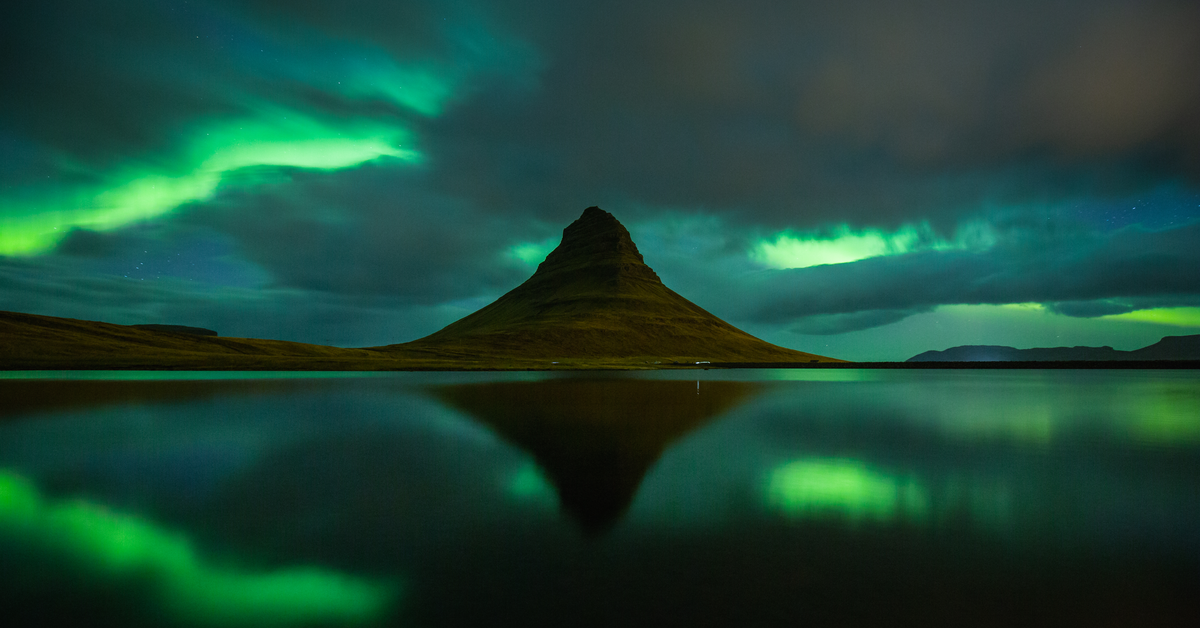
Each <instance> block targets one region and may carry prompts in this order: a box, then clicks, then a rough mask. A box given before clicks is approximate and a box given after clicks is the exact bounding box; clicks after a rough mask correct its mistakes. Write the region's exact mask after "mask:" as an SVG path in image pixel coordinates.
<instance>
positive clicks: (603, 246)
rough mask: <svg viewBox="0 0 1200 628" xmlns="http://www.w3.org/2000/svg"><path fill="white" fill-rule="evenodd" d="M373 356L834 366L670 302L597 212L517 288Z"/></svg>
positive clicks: (569, 231)
mask: <svg viewBox="0 0 1200 628" xmlns="http://www.w3.org/2000/svg"><path fill="white" fill-rule="evenodd" d="M380 349H383V350H422V351H427V352H430V353H434V354H438V355H443V356H446V357H450V356H457V357H461V358H463V359H487V360H507V359H526V360H530V359H532V360H540V361H541V362H542V363H543V364H547V363H553V362H555V361H571V360H616V361H620V362H623V363H626V364H642V363H646V364H656V363H671V362H688V363H695V362H791V363H810V362H840V361H841V360H834V359H831V358H827V357H823V356H819V355H814V354H811V353H804V352H801V351H794V350H792V349H786V348H784V347H779V346H776V345H773V344H770V343H767V342H765V341H763V340H760V339H758V338H755V337H754V336H751V335H750V334H747V333H746V332H744V331H742V330H740V329H738V328H736V327H734V326H732V325H730V324H729V323H726V322H725V321H723V320H721V319H719V318H717V317H716V316H713V315H712V314H710V313H708V312H707V311H705V310H704V309H703V308H701V307H700V306H698V305H696V304H694V303H692V302H691V301H688V300H687V299H685V298H683V297H682V296H679V295H678V294H676V293H675V292H674V291H673V290H671V289H670V288H668V287H666V286H665V285H663V283H662V281H661V280H660V279H659V277H658V275H657V274H655V272H654V271H653V270H652V269H651V268H650V267H649V266H647V265H646V263H645V261H644V260H643V259H642V254H641V253H639V252H638V248H637V245H635V244H634V243H633V240H632V239H631V238H630V236H629V231H627V230H626V229H625V227H624V226H623V225H622V224H621V223H620V222H618V221H617V219H616V218H614V217H613V215H612V214H610V213H608V212H606V211H604V210H602V209H600V208H599V207H589V208H587V209H586V210H584V212H583V215H582V216H580V217H579V219H578V220H576V221H575V222H573V223H571V225H570V226H568V227H567V228H566V229H564V230H563V238H562V243H561V244H559V245H558V248H556V249H554V251H552V252H551V253H550V255H548V256H547V257H546V260H545V261H543V262H542V263H541V265H539V266H538V268H537V271H536V272H535V273H534V274H533V276H532V277H530V278H529V279H528V280H526V281H525V283H522V284H521V285H520V286H517V287H516V288H514V289H513V290H512V291H511V292H509V293H507V294H505V295H504V296H502V297H500V298H499V299H497V300H496V301H495V302H494V303H492V304H491V305H488V306H487V307H484V308H483V309H481V310H479V311H477V312H475V313H474V314H471V315H469V316H467V317H465V318H463V319H461V320H459V321H457V322H455V323H452V324H450V325H448V326H447V327H445V328H444V329H442V330H441V331H438V332H437V333H434V334H431V335H429V336H426V337H424V338H421V339H419V340H415V341H413V342H409V343H405V344H402V345H391V346H388V347H381V348H380Z"/></svg>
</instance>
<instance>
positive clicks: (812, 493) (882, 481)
mask: <svg viewBox="0 0 1200 628" xmlns="http://www.w3.org/2000/svg"><path fill="white" fill-rule="evenodd" d="M766 492H767V503H768V504H769V505H770V506H772V507H774V508H777V509H779V510H781V511H782V512H784V513H785V514H787V515H789V516H792V517H797V518H805V517H813V516H823V515H831V514H832V515H841V516H843V517H846V518H847V519H850V520H852V521H861V520H876V521H890V520H892V519H895V518H896V517H897V516H899V515H904V516H906V517H908V518H911V519H915V520H919V519H923V518H925V516H926V515H927V513H928V511H929V496H928V492H927V491H926V490H925V489H924V488H923V487H921V486H920V485H919V484H917V483H916V482H915V481H914V480H902V479H900V478H897V477H895V476H892V475H888V474H884V473H881V472H878V471H874V470H872V469H870V468H868V467H867V466H866V465H865V464H864V463H862V462H860V461H857V460H848V459H841V458H808V459H803V460H796V461H794V462H790V463H788V464H786V465H783V466H782V467H779V468H777V469H775V471H773V472H772V473H771V476H770V478H769V480H768V482H767V491H766Z"/></svg>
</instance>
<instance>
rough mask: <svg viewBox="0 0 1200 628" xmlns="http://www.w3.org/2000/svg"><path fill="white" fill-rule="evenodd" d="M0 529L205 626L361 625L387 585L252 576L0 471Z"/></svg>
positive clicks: (154, 529)
mask: <svg viewBox="0 0 1200 628" xmlns="http://www.w3.org/2000/svg"><path fill="white" fill-rule="evenodd" d="M0 534H6V535H8V534H11V535H14V536H16V537H17V538H18V539H20V540H21V541H22V544H23V545H27V546H32V547H38V548H42V549H44V550H45V551H47V552H48V553H52V554H56V555H61V556H62V557H64V558H65V559H66V560H67V561H69V562H70V563H73V565H72V567H74V568H75V569H76V570H78V571H80V572H84V573H87V574H89V575H91V576H92V577H97V578H105V579H110V580H118V581H129V582H135V581H138V582H149V583H151V585H150V586H151V594H152V595H153V597H154V599H155V602H156V603H157V604H158V605H160V606H161V607H162V608H163V609H164V610H166V611H168V612H170V613H172V614H174V615H176V616H177V617H179V618H180V619H183V620H186V621H189V622H198V623H202V624H209V625H248V626H249V625H253V626H258V625H287V624H305V625H308V624H312V623H330V622H336V623H362V622H368V621H372V620H375V619H378V618H379V617H381V616H382V615H383V614H384V613H385V612H386V611H387V610H388V608H389V606H390V605H391V602H392V600H393V598H394V597H395V594H396V587H395V586H394V585H389V584H383V583H378V582H371V581H368V580H365V579H361V578H356V577H353V576H349V575H345V574H341V573H338V572H334V571H330V570H327V569H321V568H317V567H294V568H287V569H279V570H276V571H271V572H257V573H256V572H251V571H247V570H244V569H241V568H237V567H234V566H230V565H223V564H222V565H217V564H213V563H211V562H210V561H206V560H205V559H204V558H203V557H201V556H200V555H198V554H197V552H196V550H195V549H194V548H193V546H192V544H191V543H190V542H189V541H188V540H187V538H186V537H184V536H183V535H181V534H178V533H175V532H171V531H168V530H164V529H162V528H160V527H158V526H157V525H155V524H154V523H152V522H150V521H147V520H145V519H142V518H139V517H136V516H134V515H130V514H125V513H121V512H117V511H114V510H111V509H108V508H106V507H104V506H102V505H99V504H95V503H92V502H89V501H85V500H64V501H50V500H46V499H44V498H43V497H42V496H41V495H40V494H39V492H38V490H37V488H36V487H35V486H34V485H33V484H32V483H31V482H29V481H28V480H26V479H24V478H23V477H21V476H19V475H17V474H14V473H12V472H9V471H3V470H0Z"/></svg>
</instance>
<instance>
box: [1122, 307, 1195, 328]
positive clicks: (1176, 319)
mask: <svg viewBox="0 0 1200 628" xmlns="http://www.w3.org/2000/svg"><path fill="white" fill-rule="evenodd" d="M1101 318H1105V319H1108V320H1116V321H1138V322H1142V323H1155V324H1158V325H1170V326H1172V327H1200V307H1164V308H1155V309H1150V310H1137V311H1134V312H1126V313H1124V314H1112V315H1109V316H1102V317H1101Z"/></svg>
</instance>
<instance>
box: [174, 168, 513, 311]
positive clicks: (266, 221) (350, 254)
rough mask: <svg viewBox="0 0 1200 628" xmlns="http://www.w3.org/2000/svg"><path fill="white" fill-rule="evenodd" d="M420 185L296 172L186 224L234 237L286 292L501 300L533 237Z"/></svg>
mask: <svg viewBox="0 0 1200 628" xmlns="http://www.w3.org/2000/svg"><path fill="white" fill-rule="evenodd" d="M422 178H423V177H422V174H421V173H420V172H412V171H409V170H406V169H404V167H400V168H399V169H397V168H394V167H388V166H387V165H386V164H381V165H377V166H364V167H362V168H357V169H351V170H346V171H342V172H336V173H308V172H303V171H295V172H292V173H290V174H289V176H288V177H287V178H286V179H285V180H284V181H281V182H279V183H277V184H274V185H270V186H267V187H266V188H255V189H254V190H253V191H234V192H230V193H227V194H224V195H222V196H221V197H220V198H218V199H217V200H215V201H214V205H217V206H219V207H220V208H219V209H217V210H215V211H203V212H200V211H197V212H194V213H192V214H191V215H190V216H189V217H188V219H187V220H189V221H191V222H194V223H196V224H202V225H205V226H208V227H211V228H213V229H215V230H217V231H219V232H221V233H223V234H226V235H228V236H230V237H231V238H232V239H233V241H234V242H235V246H236V247H237V251H238V253H239V254H240V255H241V256H243V257H244V258H245V259H247V260H249V261H251V262H254V263H255V264H258V265H260V266H261V267H262V268H264V269H265V270H266V271H267V272H268V273H269V274H270V276H271V277H272V283H273V285H276V286H278V287H281V288H298V289H302V290H316V291H321V292H328V293H335V294H341V295H364V296H372V297H379V296H384V297H389V298H394V299H396V300H398V301H400V302H408V303H421V304H434V303H443V302H448V301H455V300H459V299H464V298H470V297H474V296H476V295H478V294H480V293H485V294H493V295H495V296H499V295H500V294H502V293H503V292H505V291H507V290H508V289H510V288H511V287H513V286H515V285H516V284H518V283H520V282H521V281H524V279H525V278H527V277H528V276H529V274H531V273H532V268H531V267H528V266H526V265H524V264H522V263H521V262H520V261H519V260H517V259H515V258H512V257H509V256H507V255H506V253H507V249H508V248H509V247H511V246H513V245H515V244H518V243H520V242H523V241H528V239H529V237H530V235H531V233H530V231H529V230H527V229H525V228H524V227H523V224H522V223H521V222H519V221H514V220H513V219H512V217H511V216H501V215H495V214H489V213H485V212H481V211H479V210H478V209H477V208H476V207H473V206H470V205H467V204H464V203H463V202H462V201H460V200H457V199H454V198H446V197H442V196H437V195H433V194H429V193H427V192H423V191H422V185H421V181H422Z"/></svg>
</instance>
